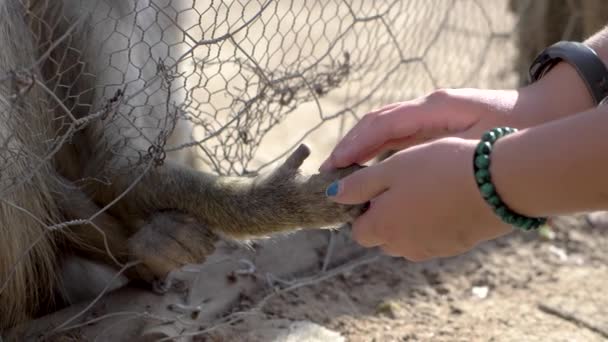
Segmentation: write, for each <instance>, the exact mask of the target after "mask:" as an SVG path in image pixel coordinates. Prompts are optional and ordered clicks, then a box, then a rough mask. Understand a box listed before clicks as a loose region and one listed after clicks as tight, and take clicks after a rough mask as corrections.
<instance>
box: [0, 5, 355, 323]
mask: <svg viewBox="0 0 608 342" xmlns="http://www.w3.org/2000/svg"><path fill="white" fill-rule="evenodd" d="M183 1H185V0H173V1H171V0H0V144H1V146H0V172H1V176H0V330H1V329H4V328H8V327H11V326H14V325H16V324H18V323H22V322H25V321H27V320H28V319H31V318H33V317H36V316H38V315H40V314H43V313H46V312H49V311H52V310H54V309H55V308H56V307H57V305H58V303H61V302H62V301H66V300H67V299H66V298H68V297H69V296H68V295H67V294H66V292H67V290H66V289H69V288H73V287H74V284H78V279H74V278H71V279H69V278H68V279H66V278H65V277H63V278H62V277H61V276H60V274H62V268H64V267H66V266H65V265H66V264H69V260H70V258H71V256H78V257H80V258H85V259H87V260H94V261H95V262H99V263H103V264H105V265H108V266H109V267H114V268H116V269H119V268H120V267H121V265H124V264H125V263H127V262H129V261H139V262H140V263H139V264H138V265H137V266H136V267H135V268H133V269H129V270H127V271H126V273H125V274H126V275H127V276H128V277H129V278H130V279H139V280H144V281H147V282H153V281H155V280H158V279H163V277H165V276H166V274H167V273H168V272H169V271H171V270H173V269H175V268H177V267H180V266H182V265H184V264H187V263H198V262H202V261H204V260H205V257H206V256H207V255H209V254H210V253H211V252H212V251H213V249H214V242H216V240H218V239H219V238H222V237H226V238H232V239H239V240H241V239H249V238H253V237H257V236H268V235H271V234H273V233H277V232H282V231H290V230H295V229H299V228H318V227H328V226H336V225H338V224H340V223H344V222H348V221H350V220H351V219H353V218H354V217H356V216H357V215H359V214H360V213H361V212H362V210H364V209H363V206H359V205H358V206H344V205H338V204H335V203H333V202H331V201H329V200H327V199H326V198H325V196H324V189H325V187H326V186H327V185H328V184H329V183H330V182H332V181H333V180H335V179H338V178H340V177H343V176H344V175H346V174H349V173H351V172H353V171H354V170H356V169H358V168H359V166H353V167H349V168H346V169H343V170H338V171H335V172H331V173H326V174H316V175H312V176H306V177H305V176H303V175H301V174H300V173H299V172H298V168H299V167H300V165H301V164H302V162H303V161H304V160H305V159H306V157H307V156H308V154H309V151H308V149H307V148H306V147H305V146H301V147H300V148H299V149H297V150H296V151H295V152H294V153H293V154H292V155H291V156H290V157H288V158H287V159H286V161H285V162H284V163H283V164H282V166H280V167H279V168H277V169H276V170H275V171H273V172H271V173H269V174H268V175H265V176H260V177H256V178H249V177H220V176H216V175H213V174H209V173H204V172H202V171H199V170H196V169H195V168H194V167H193V164H192V161H193V157H192V155H191V153H193V152H192V151H191V150H185V149H184V150H176V151H174V152H170V153H169V152H167V153H165V152H164V146H166V145H168V144H170V145H172V146H178V145H180V144H181V143H183V142H186V141H188V139H189V138H190V135H189V134H190V132H191V130H192V125H190V124H189V121H188V120H185V119H184V118H185V116H184V115H183V108H182V107H181V106H180V103H181V102H182V101H184V98H185V95H184V94H183V91H182V90H180V89H183V85H179V84H175V83H176V80H175V78H172V77H171V75H170V73H171V72H174V71H173V70H172V69H171V66H172V65H177V64H179V63H178V62H179V58H180V56H183V55H184V54H185V53H187V50H183V49H182V50H180V49H178V48H175V46H174V45H173V44H172V43H173V42H178V41H183V40H184V39H185V38H184V32H183V31H181V30H180V29H179V28H178V25H176V24H175V22H174V21H175V20H176V18H178V16H177V15H176V11H175V10H173V9H175V8H179V7H180V6H191V3H192V1H186V2H187V3H188V4H190V5H188V4H184V3H183ZM66 222H67V223H66ZM68 273H69V272H68ZM74 273H76V274H77V273H78V272H72V274H74ZM76 287H77V286H76Z"/></svg>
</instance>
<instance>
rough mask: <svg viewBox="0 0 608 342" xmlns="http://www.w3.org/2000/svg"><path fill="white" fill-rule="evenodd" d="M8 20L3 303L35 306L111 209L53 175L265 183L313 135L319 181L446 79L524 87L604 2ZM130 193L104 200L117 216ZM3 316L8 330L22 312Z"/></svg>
mask: <svg viewBox="0 0 608 342" xmlns="http://www.w3.org/2000/svg"><path fill="white" fill-rule="evenodd" d="M0 15H1V16H3V18H2V21H3V23H1V24H0V36H1V39H3V40H6V41H2V42H1V44H2V45H3V46H2V50H3V52H0V122H1V124H0V125H1V126H0V146H1V147H0V184H1V186H0V194H2V195H1V196H2V198H3V202H2V203H3V204H2V206H1V207H0V209H1V210H0V215H2V216H3V217H2V218H0V224H2V225H3V226H2V227H0V239H3V241H5V242H4V243H0V246H3V248H5V250H6V252H0V256H2V257H3V260H2V261H0V305H1V304H2V303H4V302H9V303H11V305H16V304H15V303H17V304H18V303H19V302H18V301H17V302H15V301H12V297H14V296H24V298H26V299H24V301H23V302H21V305H26V306H28V307H37V306H39V303H34V302H32V300H33V299H34V298H46V297H48V296H46V297H45V296H44V295H42V293H43V292H45V291H46V290H45V289H41V288H38V287H37V286H31V285H29V284H31V281H32V280H41V279H44V281H46V282H47V283H49V284H50V283H52V282H54V281H55V277H54V275H53V274H46V273H45V272H47V273H48V272H51V273H52V272H54V271H49V270H55V269H56V268H55V264H56V263H57V261H56V260H55V259H54V258H55V257H54V255H56V254H57V248H58V246H59V248H64V247H65V246H68V247H65V248H70V247H69V246H71V245H70V243H68V242H66V239H67V238H66V237H65V236H63V237H58V238H57V239H55V234H56V233H57V232H58V231H62V230H64V229H67V228H70V227H75V226H82V225H85V226H86V225H95V222H96V221H95V218H99V217H101V216H99V215H100V214H97V213H95V212H89V213H88V215H89V216H87V217H86V218H85V219H80V220H74V218H73V217H70V215H69V213H67V214H66V211H68V212H69V211H70V210H66V208H62V207H61V206H62V203H61V201H60V200H57V199H56V198H54V195H53V194H54V193H53V191H55V190H54V189H55V188H54V187H55V186H56V185H55V184H56V183H61V184H62V186H65V184H66V182H67V183H68V184H69V187H73V188H86V187H87V186H89V185H90V184H89V181H90V180H91V179H93V180H95V182H97V183H103V184H109V183H112V182H113V181H114V180H115V179H116V177H119V176H118V175H119V174H120V175H123V174H130V175H131V178H129V179H138V176H137V174H139V172H145V171H147V170H149V169H150V168H155V167H158V166H161V165H163V163H164V162H165V159H170V160H174V161H177V162H179V163H183V164H189V165H192V166H194V167H196V168H198V169H200V170H204V171H207V172H210V173H213V174H215V175H222V176H224V175H226V176H251V175H256V174H259V173H263V172H266V171H270V170H271V169H272V167H274V166H275V164H276V163H277V162H281V161H282V160H283V159H284V158H286V157H287V156H288V155H289V153H290V152H292V151H293V150H295V149H296V148H297V147H298V146H299V145H300V144H301V143H302V142H305V143H307V144H308V145H309V146H311V148H312V156H311V157H310V158H309V159H308V160H307V161H306V163H305V164H304V166H303V169H304V171H305V172H306V173H313V172H314V170H315V169H316V168H317V167H318V165H319V162H320V161H321V160H322V159H324V158H325V157H326V154H327V153H328V152H329V150H330V149H331V147H332V146H333V145H334V144H335V143H336V142H337V141H338V139H339V138H340V136H342V135H343V134H344V133H345V131H346V130H347V129H348V128H349V127H350V126H352V124H353V123H354V122H356V121H357V120H358V119H359V118H360V117H361V116H362V115H364V114H365V113H366V112H368V111H370V110H372V109H374V108H377V107H379V106H381V105H383V104H387V103H390V102H394V101H403V100H408V99H412V98H415V97H417V96H421V95H424V94H426V93H428V92H429V91H431V90H433V89H436V88H440V87H465V86H466V87H483V88H490V87H492V88H512V87H515V86H517V85H518V84H519V83H521V82H522V79H523V78H522V77H521V76H522V75H525V72H526V71H527V70H526V68H527V66H528V63H529V62H530V61H531V60H532V58H533V57H534V55H535V54H536V53H538V52H539V50H541V49H542V48H543V47H545V46H547V45H549V44H550V43H552V42H554V41H557V40H559V39H562V38H567V39H579V40H580V39H583V38H585V37H586V36H588V35H589V34H591V33H593V32H594V31H595V30H597V29H599V28H600V27H601V26H602V25H603V24H602V23H605V21H606V18H608V6H607V5H605V4H602V3H601V2H600V1H591V0H590V1H566V0H554V1H549V0H542V1H541V0H535V1H525V0H519V1H517V0H511V1H509V0H493V1H481V0H383V1H363V0H314V1H289V0H251V1H249V0H234V1H202V0H198V1H197V0H173V1H171V0H149V1H119V0H61V1H60V0H0ZM2 57H4V58H2ZM92 145H94V146H92ZM186 151H187V152H188V154H185V152H186ZM91 160H93V161H94V162H90V161H91ZM90 165H94V167H91V166H90ZM116 170H122V171H123V172H118V173H116V172H115V171H116ZM125 171H126V172H125ZM142 177H143V176H142ZM131 190H132V188H131V187H130V186H129V185H128V184H127V185H125V186H124V187H123V188H122V189H121V191H118V192H115V193H111V194H110V195H108V196H105V197H103V199H102V200H100V199H98V198H96V199H95V200H96V201H95V202H96V205H98V206H100V207H101V208H103V211H104V212H106V211H107V212H109V213H112V211H111V208H112V206H113V205H114V204H116V203H117V202H119V201H120V197H121V196H123V195H124V193H127V192H129V191H131ZM83 192H84V193H89V194H90V193H91V192H90V190H89V189H84V190H83ZM100 201H101V203H100ZM66 217H67V218H68V219H65V220H63V218H66ZM22 226H24V227H25V226H27V227H30V228H27V229H25V232H24V231H16V229H17V228H19V229H21V227H22ZM34 226H35V227H34ZM32 227H34V228H32ZM97 228H98V227H97ZM124 234H127V235H128V234H132V232H125V233H124ZM78 238H80V239H85V238H86V237H84V236H80V235H79V236H78ZM104 239H105V237H104ZM68 240H69V239H68ZM81 242H82V241H81ZM104 243H105V245H106V247H107V244H108V242H107V241H104ZM100 245H101V244H100ZM127 259H128V258H127ZM41 260H42V261H41ZM36 263H37V264H36ZM118 264H122V265H125V263H124V262H123V261H120V262H118ZM15 265H17V266H15ZM24 267H25V268H26V269H23V268H24ZM24 286H26V287H28V289H27V290H23V289H19V288H20V287H24ZM49 287H51V286H50V285H49ZM29 288H31V289H29ZM46 292H49V291H46ZM49 296H50V295H49ZM9 297H11V299H10V300H9V299H7V298H9ZM8 310H9V311H5V312H10V310H17V309H15V308H9V309H8ZM2 312H3V311H2V309H0V313H2ZM4 319H5V318H4V317H0V327H2V326H3V325H4V326H6V325H7V324H13V323H16V322H17V321H21V320H23V319H25V316H23V317H21V316H19V317H16V318H14V319H6V321H7V322H8V323H5V322H4V321H2V320H4Z"/></svg>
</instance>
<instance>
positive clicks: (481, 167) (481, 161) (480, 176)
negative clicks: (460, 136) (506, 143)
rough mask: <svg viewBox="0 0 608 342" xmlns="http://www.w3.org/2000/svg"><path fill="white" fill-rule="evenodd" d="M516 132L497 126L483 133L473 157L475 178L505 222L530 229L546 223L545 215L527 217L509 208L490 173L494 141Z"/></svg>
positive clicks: (482, 193) (496, 212) (487, 199)
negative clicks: (499, 193)
mask: <svg viewBox="0 0 608 342" xmlns="http://www.w3.org/2000/svg"><path fill="white" fill-rule="evenodd" d="M515 132H517V129H515V128H511V127H497V128H494V129H492V130H489V131H487V132H485V133H484V134H483V136H482V137H481V141H480V142H479V143H478V144H477V148H476V149H475V156H474V159H473V166H474V169H475V180H476V182H477V186H478V187H479V191H480V192H481V195H482V197H483V198H484V200H485V201H486V202H487V203H488V205H490V207H491V208H492V210H493V211H494V213H495V214H496V215H498V217H500V219H501V220H502V221H503V222H505V223H507V224H509V225H512V226H515V227H516V228H518V229H521V230H524V231H530V230H534V229H538V228H539V227H540V226H542V225H544V224H545V222H546V221H547V219H546V218H543V217H540V218H534V217H527V216H524V215H520V214H518V213H516V212H514V211H513V210H511V209H509V207H508V206H507V205H506V204H505V203H504V202H503V201H502V199H501V198H500V196H499V195H498V193H497V192H496V187H495V186H494V184H493V183H492V177H491V174H490V164H491V163H490V162H491V158H490V155H491V153H492V148H493V146H494V143H495V142H496V141H497V140H498V139H500V138H502V137H504V136H506V135H509V134H511V133H515Z"/></svg>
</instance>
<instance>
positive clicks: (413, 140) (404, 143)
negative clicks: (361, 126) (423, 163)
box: [361, 137, 430, 163]
mask: <svg viewBox="0 0 608 342" xmlns="http://www.w3.org/2000/svg"><path fill="white" fill-rule="evenodd" d="M429 139H430V138H427V137H420V138H418V137H407V138H403V139H393V140H390V141H388V142H386V144H384V145H382V146H381V147H380V148H378V149H377V150H375V151H372V152H370V154H368V155H367V156H365V157H363V158H361V160H362V163H366V162H368V161H370V160H371V159H373V158H374V157H376V156H380V155H382V154H383V153H386V152H388V151H395V152H398V151H401V150H404V149H406V148H409V147H412V146H415V145H418V144H421V143H424V142H427V141H428V140H429Z"/></svg>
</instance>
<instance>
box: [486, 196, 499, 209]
mask: <svg viewBox="0 0 608 342" xmlns="http://www.w3.org/2000/svg"><path fill="white" fill-rule="evenodd" d="M488 204H490V205H491V206H492V207H493V208H496V207H498V206H499V205H501V204H502V201H501V200H500V197H498V195H496V194H494V196H490V198H488Z"/></svg>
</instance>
